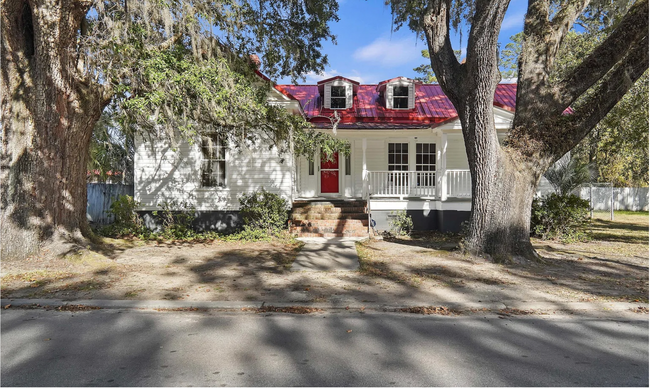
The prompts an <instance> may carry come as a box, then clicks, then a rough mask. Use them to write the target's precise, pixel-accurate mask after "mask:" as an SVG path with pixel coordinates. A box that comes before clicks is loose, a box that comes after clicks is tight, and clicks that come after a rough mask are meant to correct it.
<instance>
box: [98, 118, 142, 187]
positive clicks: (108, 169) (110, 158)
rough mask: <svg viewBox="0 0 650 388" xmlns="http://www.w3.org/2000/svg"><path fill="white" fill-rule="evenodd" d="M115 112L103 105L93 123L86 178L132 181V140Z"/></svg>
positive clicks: (103, 180)
mask: <svg viewBox="0 0 650 388" xmlns="http://www.w3.org/2000/svg"><path fill="white" fill-rule="evenodd" d="M115 116H116V115H115V112H114V111H113V110H112V109H106V110H105V111H104V112H103V113H102V116H101V117H100V119H99V121H98V122H97V123H96V124H95V128H94V129H93V134H92V137H91V139H90V147H89V152H88V156H89V157H88V172H89V176H88V178H89V179H92V180H99V181H102V182H105V181H108V180H114V181H118V182H123V181H124V182H129V183H132V180H133V174H132V170H133V154H134V148H133V140H132V137H131V136H128V135H126V134H125V132H124V131H122V130H121V129H120V126H119V125H118V123H117V122H116V121H115Z"/></svg>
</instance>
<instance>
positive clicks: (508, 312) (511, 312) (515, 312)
mask: <svg viewBox="0 0 650 388" xmlns="http://www.w3.org/2000/svg"><path fill="white" fill-rule="evenodd" d="M497 314H499V315H531V314H535V311H533V310H520V309H514V308H505V309H500V310H499V311H498V312H497Z"/></svg>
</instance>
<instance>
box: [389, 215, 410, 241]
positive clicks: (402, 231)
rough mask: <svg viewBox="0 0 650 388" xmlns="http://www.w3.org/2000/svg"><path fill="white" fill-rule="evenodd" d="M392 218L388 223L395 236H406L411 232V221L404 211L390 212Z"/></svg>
mask: <svg viewBox="0 0 650 388" xmlns="http://www.w3.org/2000/svg"><path fill="white" fill-rule="evenodd" d="M391 214H392V215H394V217H393V218H392V219H391V220H390V221H389V222H388V224H389V225H390V229H391V230H392V231H393V232H395V235H397V236H408V235H410V234H411V231H412V230H413V219H412V218H411V216H409V215H408V214H406V210H400V211H398V212H391Z"/></svg>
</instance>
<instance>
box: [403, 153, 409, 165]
mask: <svg viewBox="0 0 650 388" xmlns="http://www.w3.org/2000/svg"><path fill="white" fill-rule="evenodd" d="M402 164H406V165H408V164H409V156H408V154H402Z"/></svg>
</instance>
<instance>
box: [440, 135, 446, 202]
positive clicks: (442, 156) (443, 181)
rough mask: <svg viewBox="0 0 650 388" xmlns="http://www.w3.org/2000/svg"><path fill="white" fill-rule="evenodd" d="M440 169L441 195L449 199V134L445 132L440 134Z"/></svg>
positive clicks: (443, 199)
mask: <svg viewBox="0 0 650 388" xmlns="http://www.w3.org/2000/svg"><path fill="white" fill-rule="evenodd" d="M440 139H441V141H440V164H439V166H440V169H439V170H438V176H439V177H440V185H439V186H438V187H439V188H440V191H439V197H438V198H440V200H441V201H446V200H447V134H446V133H443V134H441V136H440Z"/></svg>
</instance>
